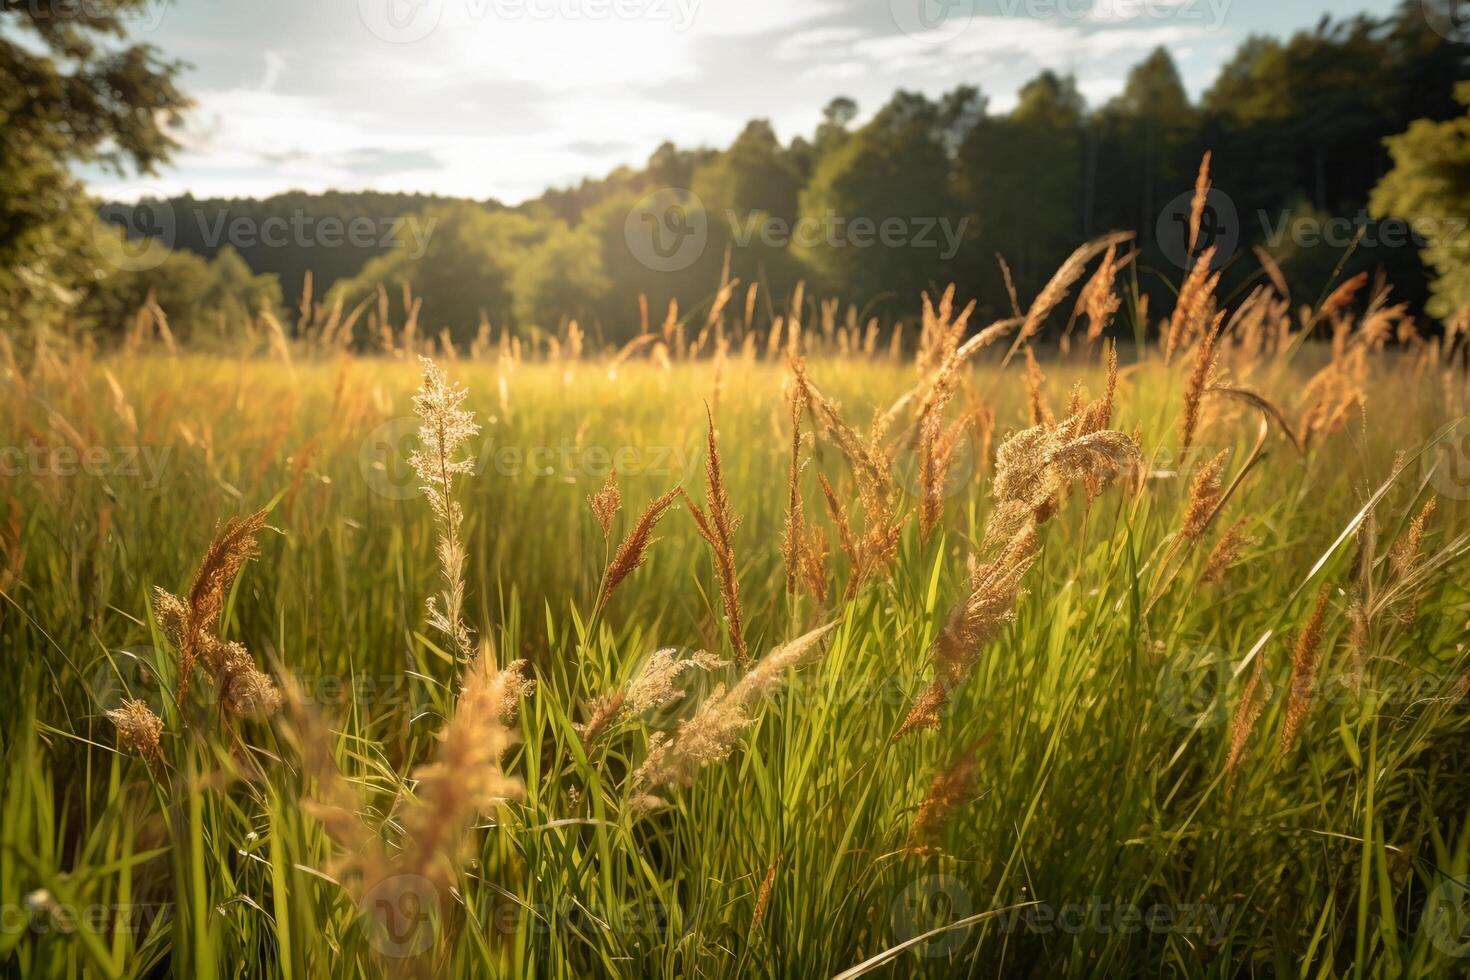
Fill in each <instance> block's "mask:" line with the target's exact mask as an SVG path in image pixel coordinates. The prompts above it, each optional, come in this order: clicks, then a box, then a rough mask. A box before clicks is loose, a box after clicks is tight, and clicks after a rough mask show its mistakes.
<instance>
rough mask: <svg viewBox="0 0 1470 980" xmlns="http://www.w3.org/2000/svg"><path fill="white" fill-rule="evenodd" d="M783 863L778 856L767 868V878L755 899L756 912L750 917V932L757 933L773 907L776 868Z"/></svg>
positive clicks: (764, 879)
mask: <svg viewBox="0 0 1470 980" xmlns="http://www.w3.org/2000/svg"><path fill="white" fill-rule="evenodd" d="M780 863H781V855H779V854H778V855H776V860H774V861H772V862H771V863H770V865H768V866H767V867H766V876H765V877H764V878H762V879H761V887H760V891H759V892H758V893H757V894H756V897H755V912H754V913H753V914H752V915H751V917H750V931H751V932H755V931H756V930H757V929H759V928H760V927H761V923H762V922H764V921H766V911H767V910H768V909H769V908H770V907H771V893H772V892H773V891H775V888H776V868H777V866H778V865H780Z"/></svg>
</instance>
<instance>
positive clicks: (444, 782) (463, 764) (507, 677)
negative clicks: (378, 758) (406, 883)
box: [397, 656, 531, 893]
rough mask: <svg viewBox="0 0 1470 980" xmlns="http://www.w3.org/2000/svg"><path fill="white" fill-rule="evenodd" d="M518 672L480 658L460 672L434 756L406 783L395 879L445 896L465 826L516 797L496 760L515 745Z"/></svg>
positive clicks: (516, 785) (522, 683) (518, 665)
mask: <svg viewBox="0 0 1470 980" xmlns="http://www.w3.org/2000/svg"><path fill="white" fill-rule="evenodd" d="M524 670H525V662H524V661H516V662H515V663H512V664H509V665H507V666H506V668H505V669H504V670H497V669H495V665H494V663H493V661H492V658H490V657H488V656H480V657H476V658H475V660H474V661H473V662H472V663H470V664H469V665H468V666H467V667H466V668H465V672H464V677H463V681H462V685H461V688H460V692H459V699H458V700H457V701H456V702H455V705H454V712H453V713H452V714H451V715H450V716H449V721H448V722H446V723H445V725H444V729H443V730H442V731H441V732H440V733H439V736H438V739H439V751H438V754H437V756H436V757H435V759H434V761H433V762H430V763H427V764H425V765H422V766H420V767H419V768H418V769H416V770H414V772H413V775H412V777H411V778H412V781H413V783H414V784H415V786H414V797H415V800H416V803H417V805H416V806H414V807H412V808H411V809H409V810H408V811H407V812H406V813H405V814H404V815H403V818H402V820H401V823H402V826H403V830H404V834H405V835H406V836H407V838H408V840H409V841H410V842H411V845H410V846H409V847H406V848H405V849H404V851H403V852H402V854H401V855H400V856H399V859H398V862H397V863H398V865H399V867H400V869H401V870H400V871H399V872H398V873H399V874H417V875H422V876H423V877H425V878H427V879H429V881H431V882H433V883H434V884H435V885H436V886H437V887H439V888H441V889H442V890H444V891H445V892H446V893H447V891H448V889H449V887H450V886H451V885H452V884H453V883H454V881H455V879H456V878H457V876H458V874H459V867H460V863H461V860H462V859H463V857H464V847H463V845H464V840H465V838H466V833H467V831H468V830H469V828H470V825H471V824H472V823H473V821H474V820H476V819H477V818H478V817H479V816H481V815H482V814H485V813H489V812H490V811H491V810H492V809H493V808H494V807H495V806H497V805H499V804H500V803H501V802H503V801H505V800H508V799H516V798H518V797H519V796H520V795H521V792H522V785H521V781H520V780H519V779H516V778H514V777H511V776H507V775H506V774H505V771H504V769H503V768H502V763H501V758H502V756H504V754H505V753H506V752H507V751H508V750H509V749H510V748H511V746H513V745H514V744H515V742H516V735H515V733H513V732H512V731H511V729H510V728H509V727H508V722H509V721H510V719H511V718H512V717H513V716H514V714H515V711H516V708H517V706H518V705H519V704H520V701H521V698H523V697H524V696H525V695H526V694H527V693H529V691H530V688H531V682H530V681H529V680H527V678H526V676H525V673H524Z"/></svg>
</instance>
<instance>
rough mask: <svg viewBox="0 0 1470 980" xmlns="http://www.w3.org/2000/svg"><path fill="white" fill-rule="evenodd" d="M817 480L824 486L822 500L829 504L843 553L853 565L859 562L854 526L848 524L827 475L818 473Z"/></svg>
mask: <svg viewBox="0 0 1470 980" xmlns="http://www.w3.org/2000/svg"><path fill="white" fill-rule="evenodd" d="M817 480H818V482H820V483H821V485H822V499H823V500H825V501H826V503H827V515H828V516H829V517H831V518H832V523H833V524H834V525H835V526H836V527H837V542H838V544H839V545H840V546H841V548H842V553H843V554H844V555H846V556H847V560H848V561H849V562H851V563H852V564H853V565H856V564H857V562H858V556H857V549H856V547H855V546H854V545H853V540H852V526H851V525H850V524H849V523H848V520H847V514H846V513H845V512H844V511H843V509H842V502H841V501H839V500H838V499H837V491H835V490H833V489H832V484H831V483H830V482H829V481H828V480H827V475H826V474H825V473H818V474H817Z"/></svg>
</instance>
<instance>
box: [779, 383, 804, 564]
mask: <svg viewBox="0 0 1470 980" xmlns="http://www.w3.org/2000/svg"><path fill="white" fill-rule="evenodd" d="M790 400H791V466H790V469H789V471H788V473H787V479H786V524H785V526H784V527H782V529H781V557H782V559H783V560H784V561H785V564H786V591H787V592H788V593H791V592H795V591H796V583H797V580H798V578H799V577H800V569H801V547H802V540H803V538H804V537H805V532H804V530H803V525H804V519H803V516H802V512H801V483H800V480H799V477H800V476H801V416H802V413H803V412H805V411H806V389H805V388H803V387H802V386H801V385H792V388H791V398H790Z"/></svg>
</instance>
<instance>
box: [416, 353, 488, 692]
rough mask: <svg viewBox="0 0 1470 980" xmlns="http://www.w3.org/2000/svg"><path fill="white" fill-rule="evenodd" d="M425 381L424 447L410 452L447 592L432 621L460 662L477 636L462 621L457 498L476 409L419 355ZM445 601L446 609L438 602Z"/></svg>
mask: <svg viewBox="0 0 1470 980" xmlns="http://www.w3.org/2000/svg"><path fill="white" fill-rule="evenodd" d="M420 362H421V363H422V365H423V370H424V380H423V384H422V385H421V386H420V387H419V390H418V392H417V393H415V395H414V396H413V404H414V414H416V415H417V416H418V417H419V439H420V441H421V442H422V443H423V446H422V448H420V449H416V450H414V452H413V453H412V454H410V455H409V458H408V463H409V465H410V466H412V467H413V468H414V470H415V471H416V472H417V473H418V475H419V479H420V480H422V481H423V491H424V496H425V497H427V498H428V501H429V509H430V511H432V513H433V515H434V522H435V524H436V525H437V526H438V532H439V539H438V542H437V546H436V548H435V551H436V554H437V555H438V558H439V573H440V576H441V578H442V579H443V585H444V588H443V591H442V592H441V593H440V595H439V596H430V597H429V598H428V599H427V600H426V602H425V605H426V606H427V608H428V621H429V625H431V626H433V627H434V628H435V629H437V630H439V631H440V632H442V633H444V635H445V636H447V637H449V639H450V642H451V643H453V644H454V648H455V652H456V654H457V655H458V657H459V659H460V660H461V662H464V663H468V662H469V661H471V660H473V659H475V647H474V634H473V633H472V632H471V630H470V629H469V627H468V626H466V625H465V623H464V616H463V613H464V562H465V552H464V545H463V543H462V542H461V540H460V527H461V526H462V524H463V523H464V511H463V510H462V509H461V508H460V506H459V504H458V503H457V502H456V501H455V500H454V478H455V477H456V476H458V475H460V474H463V473H470V472H473V470H474V461H473V460H470V459H457V458H456V454H457V453H458V452H459V451H460V448H461V447H462V446H463V445H464V443H465V442H466V440H468V439H470V438H471V437H473V436H474V435H475V434H476V433H478V432H479V431H480V427H479V426H478V425H476V424H475V421H474V418H475V417H474V413H472V412H467V411H465V410H464V408H463V407H462V406H463V404H464V399H465V396H466V395H467V394H468V392H467V391H466V390H465V389H464V388H462V387H459V386H456V385H454V384H451V383H450V382H449V380H448V379H447V378H446V377H445V376H444V372H443V371H441V370H439V366H438V365H436V364H435V363H434V362H433V361H432V360H430V359H429V358H427V357H423V358H420ZM440 599H442V600H443V603H444V605H443V607H442V608H441V607H440V605H439V602H440Z"/></svg>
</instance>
